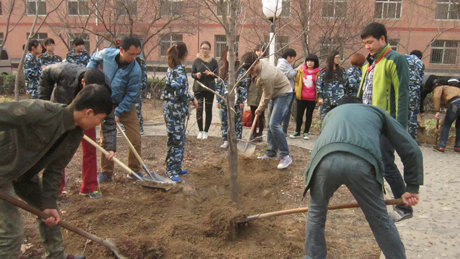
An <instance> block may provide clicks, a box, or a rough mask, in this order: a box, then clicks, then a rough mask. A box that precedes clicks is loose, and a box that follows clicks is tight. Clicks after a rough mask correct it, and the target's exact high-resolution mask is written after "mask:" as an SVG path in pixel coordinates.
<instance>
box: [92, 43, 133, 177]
mask: <svg viewBox="0 0 460 259" xmlns="http://www.w3.org/2000/svg"><path fill="white" fill-rule="evenodd" d="M140 52H141V42H140V41H139V39H136V38H134V37H132V36H128V37H124V38H123V40H122V41H121V45H120V49H116V48H106V49H103V50H101V51H99V52H96V53H94V54H93V56H92V57H91V60H90V62H89V63H88V66H87V67H88V68H99V66H102V69H103V71H104V74H105V75H106V76H107V78H108V79H109V81H110V87H111V88H112V101H113V103H114V105H117V107H116V108H115V109H114V115H115V121H116V122H121V123H123V125H124V126H125V133H126V135H127V136H128V139H129V140H130V141H131V143H132V144H133V146H134V148H135V149H136V151H137V152H138V153H139V154H141V135H140V132H139V118H138V117H137V110H136V101H137V99H138V95H139V90H140V87H141V82H142V70H141V67H140V66H139V64H138V63H137V62H136V58H137V57H138V56H139V54H140ZM102 127H104V123H103V124H102ZM101 135H102V134H101ZM111 136H114V137H113V138H115V136H116V135H113V134H111ZM104 141H106V140H104V138H103V137H102V138H101V142H102V145H103V146H104ZM111 142H113V143H115V140H113V141H111ZM113 166H114V165H113V161H110V160H107V158H106V157H105V156H104V155H102V156H101V173H100V174H99V176H98V180H99V183H106V182H110V181H112V177H113ZM128 166H129V167H130V168H131V169H132V170H133V171H134V172H137V173H138V174H139V175H140V176H142V173H140V171H141V165H140V163H139V161H138V160H137V159H136V157H135V155H134V154H133V153H132V152H131V151H130V152H129V157H128Z"/></svg>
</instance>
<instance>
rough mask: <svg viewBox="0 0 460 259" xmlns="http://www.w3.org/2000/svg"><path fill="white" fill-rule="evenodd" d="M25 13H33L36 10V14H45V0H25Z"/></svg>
mask: <svg viewBox="0 0 460 259" xmlns="http://www.w3.org/2000/svg"><path fill="white" fill-rule="evenodd" d="M26 1H27V2H26V5H27V10H26V11H27V15H35V13H36V12H37V10H38V15H46V2H45V0H26Z"/></svg>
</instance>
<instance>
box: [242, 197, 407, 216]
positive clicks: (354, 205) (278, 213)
mask: <svg viewBox="0 0 460 259" xmlns="http://www.w3.org/2000/svg"><path fill="white" fill-rule="evenodd" d="M400 203H402V200H401V199H394V200H385V204H386V205H396V204H400ZM357 207H359V204H358V203H356V202H353V203H345V204H339V205H332V206H329V207H328V209H329V210H338V209H347V208H357ZM307 211H308V207H301V208H296V209H289V210H279V211H273V212H267V213H262V214H257V215H252V216H248V217H246V221H251V220H255V219H263V218H269V217H276V216H281V215H288V214H294V213H300V212H307Z"/></svg>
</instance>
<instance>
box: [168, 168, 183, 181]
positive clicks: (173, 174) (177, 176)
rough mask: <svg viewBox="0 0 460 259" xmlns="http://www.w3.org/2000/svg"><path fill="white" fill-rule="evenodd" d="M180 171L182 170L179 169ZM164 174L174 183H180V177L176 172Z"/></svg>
mask: <svg viewBox="0 0 460 259" xmlns="http://www.w3.org/2000/svg"><path fill="white" fill-rule="evenodd" d="M181 172H182V171H181ZM166 175H167V176H168V177H169V179H171V180H173V181H174V182H176V183H180V182H182V179H181V178H180V176H179V175H177V174H176V173H169V172H168V173H166Z"/></svg>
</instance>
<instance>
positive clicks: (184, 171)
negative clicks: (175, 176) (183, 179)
mask: <svg viewBox="0 0 460 259" xmlns="http://www.w3.org/2000/svg"><path fill="white" fill-rule="evenodd" d="M186 174H188V171H187V170H184V169H181V170H180V172H179V175H186Z"/></svg>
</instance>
